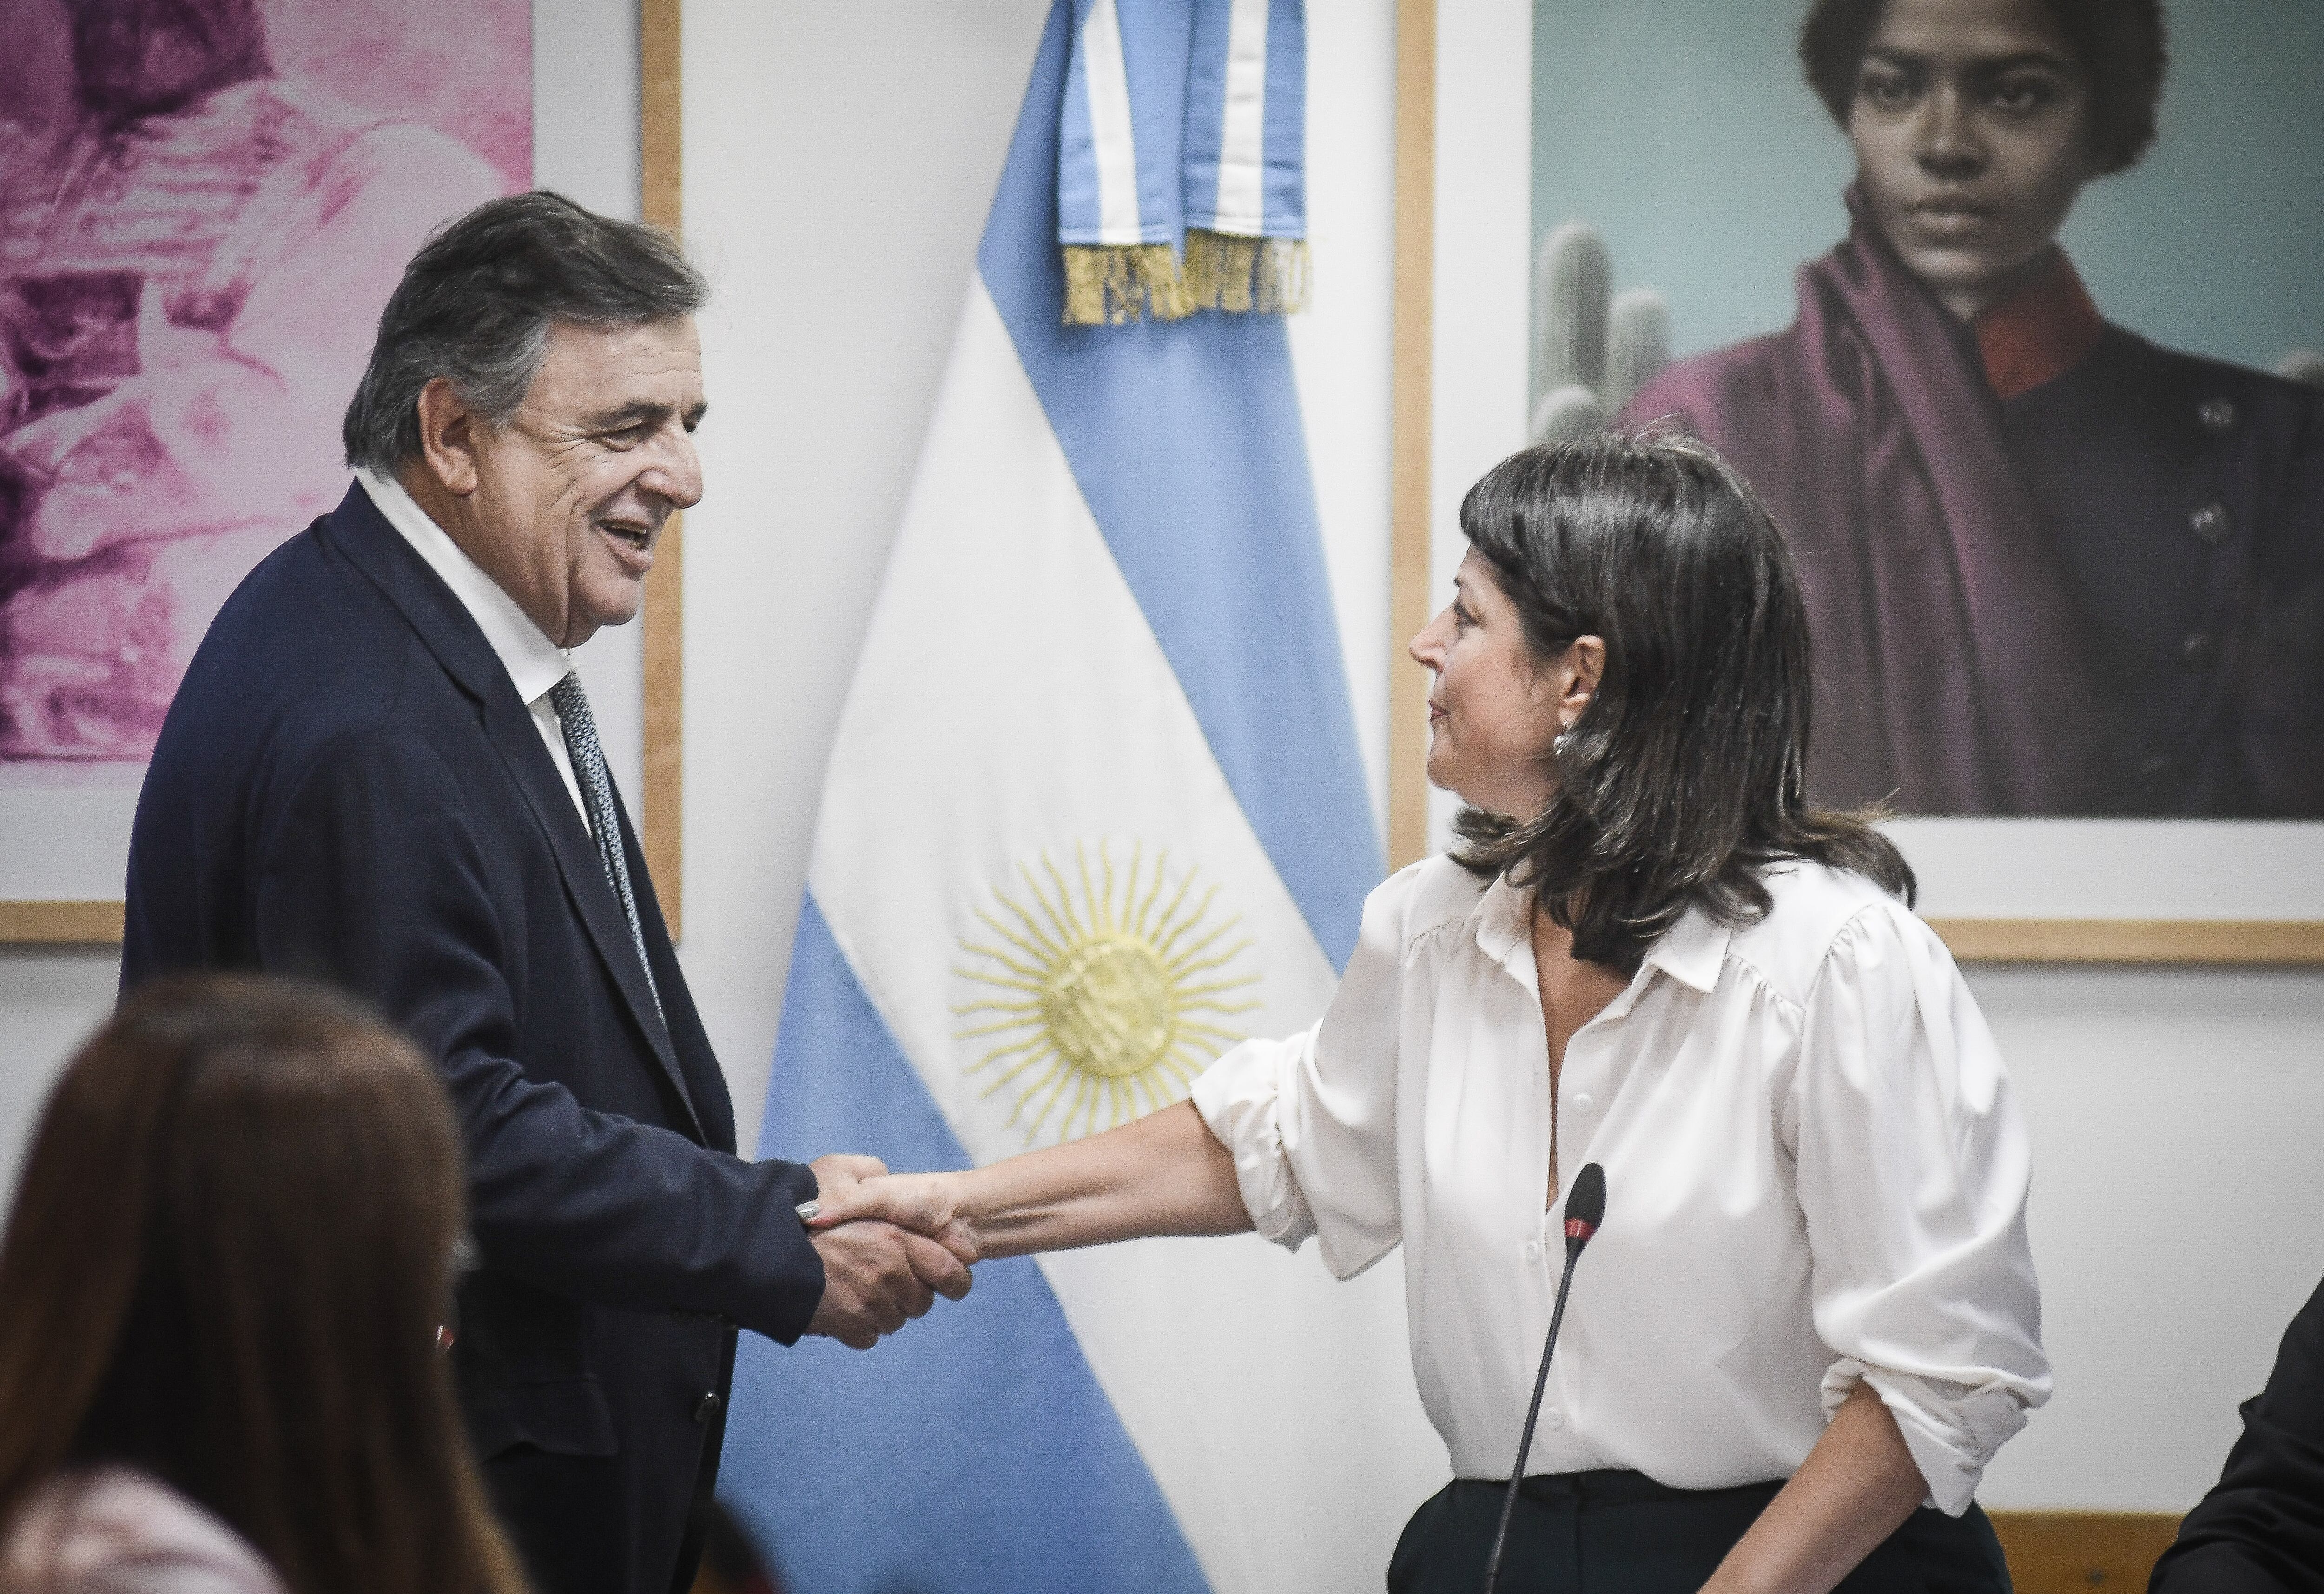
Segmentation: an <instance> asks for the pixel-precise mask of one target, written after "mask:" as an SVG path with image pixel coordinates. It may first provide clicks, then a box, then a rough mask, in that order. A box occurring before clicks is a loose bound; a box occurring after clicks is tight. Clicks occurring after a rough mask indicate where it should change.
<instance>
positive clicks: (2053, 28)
mask: <svg viewBox="0 0 2324 1594" xmlns="http://www.w3.org/2000/svg"><path fill="white" fill-rule="evenodd" d="M2090 133H2091V114H2090V91H2089V79H2088V77H2087V74H2086V73H2085V72H2084V70H2083V68H2082V65H2081V63H2080V61H2078V60H2076V59H2075V57H2074V54H2073V51H2072V47H2071V45H2070V43H2069V41H2068V40H2067V38H2066V36H2065V33H2064V32H2062V31H2061V29H2060V28H2059V26H2058V23H2057V20H2056V19H2055V18H2054V17H2053V16H2052V15H2051V14H2050V10H2049V7H2048V6H2047V5H2044V4H2043V0H1888V5H1886V8H1885V9H1884V10H1883V12H1882V14H1881V17H1880V23H1879V25H1878V26H1877V28H1875V29H1874V30H1873V33H1872V38H1871V40H1870V41H1869V42H1868V43H1867V46H1866V48H1865V55H1864V64H1863V66H1862V68H1861V69H1859V71H1858V78H1857V84H1856V99H1855V102H1854V104H1853V106H1851V107H1850V110H1849V119H1848V136H1849V142H1850V143H1854V144H1855V146H1856V160H1857V170H1858V183H1859V186H1860V187H1861V188H1862V189H1863V193H1864V198H1865V200H1866V202H1867V204H1868V205H1869V206H1870V207H1871V210H1872V217H1873V220H1874V222H1875V223H1876V224H1877V226H1879V228H1880V231H1881V234H1882V235H1884V236H1885V237H1886V239H1887V240H1888V243H1889V244H1890V246H1891V247H1893V248H1894V249H1895V251H1896V253H1898V254H1899V255H1900V256H1902V257H1903V259H1904V263H1905V265H1907V266H1908V267H1910V268H1911V269H1912V271H1913V273H1914V275H1915V276H1917V277H1919V278H1920V279H1921V280H1922V281H1924V282H1926V283H1927V284H1928V285H1929V287H1930V288H1931V290H1933V291H1934V292H1935V293H1936V295H1937V297H1938V299H1940V300H1941V301H1942V302H1943V304H1944V305H1945V307H1946V308H1947V309H1950V310H1951V311H1952V312H1953V313H1954V314H1955V315H1957V316H1959V317H1960V318H1962V319H1964V320H1968V319H1969V318H1973V317H1975V316H1976V315H1977V314H1978V312H1979V311H1980V310H1982V309H1985V308H1986V307H1987V305H1990V304H1992V303H1993V302H1995V301H1996V300H1997V299H2000V298H2001V297H2003V296H2004V295H2005V294H2006V293H2007V292H2008V290H2010V289H2011V288H2013V287H2014V286H2015V282H2016V277H2015V273H2016V272H2018V271H2019V270H2020V268H2022V267H2024V265H2026V264H2027V263H2029V262H2031V261H2033V259H2034V258H2035V257H2037V256H2038V255H2040V254H2041V253H2043V251H2044V250H2045V249H2047V248H2048V247H2049V245H2050V244H2051V242H2052V240H2053V239H2054V238H2055V237H2056V236H2057V234H2058V228H2059V226H2061V224H2062V223H2063V222H2064V221H2065V219H2066V212H2067V211H2068V210H2070V209H2071V208H2072V207H2073V203H2074V197H2075V195H2077V194H2078V193H2080V191H2081V187H2082V184H2083V183H2085V182H2086V181H2088V180H2089V178H2090V176H2091V175H2092V169H2091V154H2090V145H2091V137H2090Z"/></svg>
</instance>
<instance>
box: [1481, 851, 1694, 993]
mask: <svg viewBox="0 0 2324 1594" xmlns="http://www.w3.org/2000/svg"><path fill="white" fill-rule="evenodd" d="M1532 914H1533V893H1532V892H1531V891H1528V890H1523V889H1519V888H1517V887H1516V886H1513V885H1511V884H1509V880H1508V876H1507V875H1501V876H1499V877H1497V878H1496V879H1495V880H1494V881H1493V883H1492V884H1491V885H1489V886H1488V887H1486V888H1485V894H1484V896H1483V897H1482V898H1480V899H1479V901H1478V903H1477V906H1476V908H1475V910H1474V911H1473V912H1472V913H1471V915H1470V923H1471V926H1472V928H1473V933H1474V934H1475V935H1476V938H1477V946H1478V949H1479V950H1480V951H1481V952H1482V953H1484V954H1485V955H1486V956H1487V957H1489V958H1491V959H1492V960H1493V961H1494V962H1495V963H1499V964H1500V965H1501V966H1502V967H1503V968H1505V969H1507V970H1508V971H1509V972H1510V973H1512V974H1515V975H1516V976H1517V978H1518V979H1520V980H1522V981H1524V982H1525V983H1526V984H1527V985H1532V984H1534V983H1535V980H1534V966H1533V935H1532ZM1732 934H1733V932H1732V930H1730V929H1729V926H1726V925H1724V924H1721V923H1720V921H1719V920H1718V919H1717V918H1715V917H1712V916H1711V914H1710V913H1708V912H1706V911H1704V909H1703V908H1701V905H1699V904H1695V903H1690V904H1688V906H1687V908H1686V909H1685V911H1684V912H1683V913H1681V914H1680V915H1679V916H1678V919H1677V922H1676V923H1674V924H1673V925H1672V926H1671V927H1670V928H1669V929H1667V930H1665V931H1664V932H1663V933H1662V935H1659V936H1657V937H1656V938H1655V943H1654V944H1653V945H1651V946H1649V947H1647V948H1646V956H1645V957H1643V958H1642V959H1640V960H1639V963H1638V972H1637V975H1636V976H1635V977H1634V978H1633V979H1632V980H1631V981H1630V985H1631V988H1632V990H1637V989H1640V988H1642V987H1643V986H1644V984H1645V981H1646V972H1647V971H1648V970H1650V969H1660V970H1661V971H1662V972H1665V973H1666V974H1668V975H1669V976H1670V977H1671V978H1672V979H1674V980H1675V981H1678V982H1679V983H1680V984H1682V985H1684V986H1687V987H1689V988H1691V989H1692V990H1700V991H1703V992H1706V993H1707V992H1709V991H1710V990H1711V988H1712V987H1713V986H1715V985H1717V984H1718V983H1719V971H1720V968H1721V967H1723V966H1724V965H1725V963H1726V962H1727V944H1728V941H1729V937H1730V936H1731V935H1732Z"/></svg>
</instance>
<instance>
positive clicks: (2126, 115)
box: [1800, 0, 2170, 176]
mask: <svg viewBox="0 0 2324 1594" xmlns="http://www.w3.org/2000/svg"><path fill="white" fill-rule="evenodd" d="M2042 3H2043V5H2045V6H2047V7H2048V8H2049V11H2050V14H2051V15H2052V16H2053V17H2055V18H2056V19H2057V22H2058V26H2059V27H2060V28H2061V30H2063V31H2064V32H2065V35H2066V38H2067V39H2068V41H2070V42H2071V43H2072V45H2073V47H2074V54H2075V56H2076V57H2077V58H2078V59H2079V60H2080V63H2081V66H2082V69H2083V70H2084V71H2086V72H2088V73H2089V79H2090V133H2091V140H2092V146H2093V147H2092V153H2093V154H2094V156H2095V157H2096V159H2097V162H2098V175H2100V176H2105V175H2106V174H2107V173H2109V172H2115V171H2126V170H2129V169H2130V168H2131V167H2132V166H2134V165H2135V164H2137V162H2138V158H2139V157H2140V156H2141V155H2144V153H2146V146H2147V145H2149V144H2151V143H2153V142H2154V113H2155V108H2156V106H2159V105H2161V103H2162V101H2163V70H2164V69H2165V68H2166V67H2167V66H2168V64H2169V60H2170V58H2169V54H2168V51H2167V50H2166V48H2165V42H2166V41H2165V37H2164V30H2163V4H2162V0H2042ZM1887 6H1888V0H1814V4H1812V5H1810V6H1809V7H1808V16H1807V21H1806V22H1805V23H1803V24H1802V25H1801V28H1800V64H1801V65H1802V66H1803V67H1805V68H1806V69H1807V74H1808V83H1809V85H1810V87H1812V88H1814V90H1815V91H1816V94H1817V96H1818V97H1820V98H1821V99H1822V101H1823V103H1824V108H1825V109H1827V110H1829V111H1830V112H1831V115H1832V120H1833V121H1835V122H1838V123H1839V124H1840V126H1842V127H1843V128H1844V127H1846V126H1847V125H1848V116H1849V110H1850V109H1851V108H1852V107H1853V106H1855V104H1856V84H1857V78H1858V77H1859V76H1860V75H1861V73H1862V72H1863V69H1864V51H1865V48H1866V47H1867V45H1869V44H1870V43H1871V42H1872V35H1873V34H1874V33H1875V32H1877V31H1878V29H1879V26H1880V18H1881V16H1882V14H1884V13H1885V12H1886V10H1887Z"/></svg>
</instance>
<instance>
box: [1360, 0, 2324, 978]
mask: <svg viewBox="0 0 2324 1594" xmlns="http://www.w3.org/2000/svg"><path fill="white" fill-rule="evenodd" d="M1520 6H1522V7H1523V8H1524V9H1525V11H1526V12H1527V13H1529V11H1530V5H1529V4H1528V0H1492V3H1491V4H1490V5H1478V6H1476V7H1474V8H1473V9H1468V10H1462V11H1460V12H1455V11H1453V10H1452V8H1450V7H1445V8H1442V9H1441V10H1440V7H1439V5H1438V4H1437V0H1399V3H1398V5H1397V74H1396V86H1397V105H1396V163H1395V172H1396V197H1395V204H1396V234H1395V236H1396V244H1395V248H1396V278H1395V290H1394V301H1393V312H1392V314H1393V330H1392V333H1391V336H1392V339H1393V345H1394V349H1395V372H1394V379H1393V386H1392V391H1391V399H1390V403H1391V409H1392V418H1391V426H1392V442H1391V452H1390V457H1391V467H1390V469H1391V487H1390V493H1391V499H1392V509H1391V525H1390V567H1391V568H1390V585H1389V602H1388V610H1389V616H1390V624H1389V633H1390V641H1389V666H1388V668H1389V681H1390V686H1389V729H1388V864H1389V867H1390V868H1391V869H1397V868H1401V867H1403V866H1404V865H1405V864H1407V863H1409V862H1412V861H1415V860H1416V859H1418V858H1420V857H1422V856H1425V854H1426V852H1427V851H1428V849H1429V831H1430V799H1429V788H1428V782H1427V769H1426V766H1427V752H1428V742H1427V729H1426V716H1425V712H1424V704H1425V696H1426V692H1427V685H1428V682H1427V675H1426V672H1425V670H1423V669H1421V668H1419V667H1418V666H1417V665H1415V664H1414V663H1412V662H1411V660H1410V659H1408V658H1407V657H1406V654H1405V650H1404V649H1405V640H1406V638H1408V637H1410V636H1411V635H1413V634H1414V633H1415V632H1416V631H1418V630H1419V629H1420V628H1421V627H1422V626H1423V625H1424V624H1425V623H1426V621H1427V617H1428V615H1429V613H1431V611H1432V610H1433V608H1434V594H1433V592H1432V586H1433V584H1434V579H1435V576H1434V557H1435V552H1436V549H1435V548H1434V540H1433V532H1434V528H1435V527H1436V526H1437V525H1438V524H1439V523H1440V522H1445V521H1449V520H1450V516H1449V514H1448V512H1447V509H1446V502H1444V500H1443V493H1442V492H1441V489H1442V488H1443V486H1444V484H1443V483H1442V482H1440V481H1437V480H1435V479H1434V473H1435V472H1436V471H1437V470H1438V469H1439V468H1440V467H1439V466H1438V465H1437V463H1436V456H1438V455H1439V454H1440V453H1441V449H1440V447H1439V441H1440V438H1439V432H1438V425H1437V413H1438V408H1439V400H1440V396H1441V395H1440V394H1439V392H1438V391H1437V384H1436V381H1435V375H1436V371H1437V367H1438V364H1439V361H1440V355H1441V353H1442V344H1441V343H1440V337H1441V336H1444V335H1445V328H1444V327H1443V326H1441V325H1440V316H1439V310H1440V303H1441V301H1440V297H1439V295H1440V290H1442V289H1443V286H1444V284H1445V281H1446V280H1445V279H1444V278H1443V274H1442V273H1441V272H1439V270H1438V261H1437V249H1438V245H1439V240H1440V237H1441V236H1442V235H1443V231H1444V225H1445V221H1444V214H1443V213H1441V212H1440V207H1439V193H1438V189H1439V175H1440V167H1439V137H1440V130H1441V128H1442V127H1443V125H1444V123H1445V121H1446V120H1448V119H1450V118H1452V117H1460V118H1463V119H1469V118H1473V117H1474V116H1475V115H1478V114H1479V113H1478V112H1477V111H1476V110H1475V109H1474V105H1475V102H1476V101H1477V100H1479V99H1480V98H1483V99H1487V100H1490V99H1491V98H1492V97H1493V96H1494V95H1495V94H1499V95H1501V96H1502V97H1506V91H1507V88H1508V86H1507V85H1506V84H1503V83H1500V82H1499V80H1498V79H1497V81H1496V83H1495V84H1494V85H1491V86H1489V88H1490V92H1488V93H1486V94H1483V95H1481V96H1480V95H1478V94H1472V93H1470V92H1469V91H1468V90H1469V89H1470V88H1474V87H1476V86H1471V85H1464V86H1460V87H1461V88H1462V92H1460V93H1452V92H1443V93H1440V78H1441V74H1442V62H1441V60H1440V58H1439V50H1438V35H1439V27H1440V22H1441V23H1444V24H1446V25H1448V26H1457V27H1458V28H1459V29H1460V30H1461V31H1462V36H1463V38H1467V37H1468V36H1469V35H1471V34H1473V33H1476V32H1480V30H1482V31H1489V30H1491V29H1492V28H1493V27H1495V26H1497V25H1500V24H1497V23H1495V22H1493V21H1491V20H1489V18H1490V16H1491V14H1495V13H1505V12H1508V11H1509V10H1511V9H1512V8H1515V7H1520ZM1489 53H1497V54H1498V53H1499V52H1498V51H1496V52H1489ZM1521 53H1522V55H1523V58H1524V60H1526V62H1528V63H1529V62H1530V60H1531V52H1530V51H1529V50H1527V51H1523V52H1521ZM1528 69H1529V68H1528ZM1495 70H1496V72H1497V73H1504V74H1505V73H1506V71H1507V70H1508V67H1507V66H1497V67H1496V68H1495ZM1528 93H1529V90H1528ZM1440 101H1441V103H1442V104H1443V107H1444V109H1443V115H1440V109H1439V106H1440ZM1452 178H1453V180H1456V181H1461V182H1466V181H1468V180H1469V178H1468V176H1467V173H1466V171H1465V170H1457V171H1455V172H1454V173H1453V174H1452ZM1472 198H1473V196H1472V195H1471V194H1468V193H1465V192H1464V193H1463V194H1462V195H1460V196H1457V197H1454V198H1449V199H1448V200H1447V201H1446V203H1447V206H1448V207H1468V206H1469V205H1470V201H1471V199H1472ZM1471 213H1473V212H1472V211H1471ZM1494 269H1495V270H1496V271H1497V272H1498V271H1499V270H1500V269H1501V268H1500V267H1499V266H1498V265H1497V266H1496V267H1495V268H1494ZM1509 269H1512V270H1514V271H1516V272H1518V273H1519V274H1520V275H1522V273H1523V272H1524V271H1525V262H1524V260H1523V258H1522V257H1520V258H1518V259H1517V260H1516V261H1515V262H1513V263H1510V268H1509ZM1452 310H1453V312H1454V313H1455V314H1457V315H1460V316H1462V317H1463V318H1466V317H1467V316H1469V315H1470V314H1471V309H1470V307H1469V304H1468V302H1467V299H1466V297H1465V296H1457V297H1456V298H1455V299H1454V300H1452ZM1517 440H1518V441H1519V442H1521V441H1522V435H1521V421H1520V423H1519V436H1518V438H1517ZM1484 463H1486V464H1489V463H1490V461H1489V460H1487V461H1485V462H1484ZM2001 823H2006V822H2001ZM1930 922H1931V924H1932V926H1934V927H1935V928H1936V930H1937V932H1938V934H1939V935H1941V936H1942V937H1943V938H1944V940H1945V942H1946V944H1947V945H1948V946H1949V947H1950V949H1951V951H1952V953H1953V955H1954V956H1955V957H1956V958H1958V959H1959V960H1960V961H1961V962H1963V963H2110V964H2229V965H2237V964H2239V965H2279V966H2304V967H2315V966H2319V965H2324V920H2311V919H2304V918H2302V919H2291V918H2284V919H2273V918H2264V919H2263V918H2229V917H2219V918H2161V917H2156V918H2097V917H2054V918H2052V917H1932V918H1931V920H1930Z"/></svg>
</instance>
